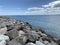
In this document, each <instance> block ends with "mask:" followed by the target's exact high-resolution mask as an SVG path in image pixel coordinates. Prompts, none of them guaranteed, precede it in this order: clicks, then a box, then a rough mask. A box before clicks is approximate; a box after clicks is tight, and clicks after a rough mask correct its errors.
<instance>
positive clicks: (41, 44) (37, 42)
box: [36, 41, 44, 45]
mask: <svg viewBox="0 0 60 45" xmlns="http://www.w3.org/2000/svg"><path fill="white" fill-rule="evenodd" d="M36 45H44V44H43V43H42V42H40V41H36Z"/></svg>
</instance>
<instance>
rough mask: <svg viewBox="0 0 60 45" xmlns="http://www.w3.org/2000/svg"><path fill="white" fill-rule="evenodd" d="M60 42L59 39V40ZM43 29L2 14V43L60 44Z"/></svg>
mask: <svg viewBox="0 0 60 45" xmlns="http://www.w3.org/2000/svg"><path fill="white" fill-rule="evenodd" d="M58 42H59V41H58ZM59 44H60V42H59V43H57V42H56V41H54V40H53V39H52V38H51V37H49V36H48V35H47V34H45V33H44V32H43V31H42V30H41V29H38V30H37V31H36V29H35V30H33V29H32V27H31V25H30V24H29V23H25V22H22V21H21V20H16V19H11V18H7V17H1V16H0V45H59Z"/></svg>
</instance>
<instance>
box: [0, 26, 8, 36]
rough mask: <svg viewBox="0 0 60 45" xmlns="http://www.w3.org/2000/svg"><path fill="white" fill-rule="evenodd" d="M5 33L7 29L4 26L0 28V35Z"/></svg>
mask: <svg viewBox="0 0 60 45" xmlns="http://www.w3.org/2000/svg"><path fill="white" fill-rule="evenodd" d="M6 33H7V27H5V26H0V35H1V34H6Z"/></svg>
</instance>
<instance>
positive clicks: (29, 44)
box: [26, 43, 36, 45]
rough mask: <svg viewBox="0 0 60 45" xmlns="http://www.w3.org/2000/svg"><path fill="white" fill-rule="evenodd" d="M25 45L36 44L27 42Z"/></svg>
mask: <svg viewBox="0 0 60 45" xmlns="http://www.w3.org/2000/svg"><path fill="white" fill-rule="evenodd" d="M26 45H36V44H34V43H27V44H26Z"/></svg>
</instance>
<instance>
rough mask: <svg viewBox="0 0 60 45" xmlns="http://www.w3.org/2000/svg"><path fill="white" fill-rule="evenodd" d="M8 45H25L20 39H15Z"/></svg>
mask: <svg viewBox="0 0 60 45" xmlns="http://www.w3.org/2000/svg"><path fill="white" fill-rule="evenodd" d="M8 45H25V43H24V42H23V40H22V39H21V38H20V37H16V38H15V39H13V40H11V41H10V42H8Z"/></svg>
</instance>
